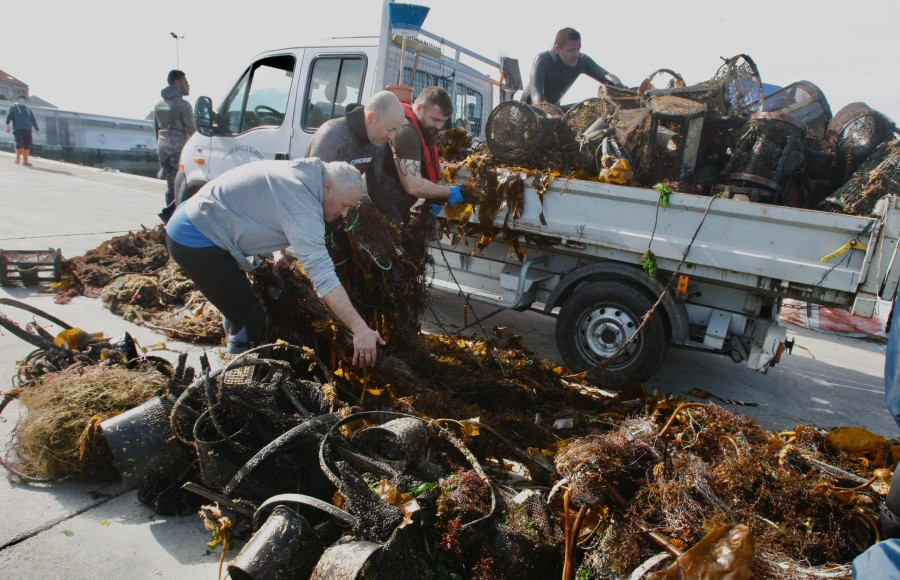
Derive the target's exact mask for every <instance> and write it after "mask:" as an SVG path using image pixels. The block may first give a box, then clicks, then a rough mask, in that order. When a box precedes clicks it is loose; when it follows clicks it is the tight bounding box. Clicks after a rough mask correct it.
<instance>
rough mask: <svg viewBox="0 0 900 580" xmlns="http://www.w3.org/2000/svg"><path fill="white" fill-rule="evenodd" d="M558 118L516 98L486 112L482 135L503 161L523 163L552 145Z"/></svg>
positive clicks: (498, 158) (495, 154) (497, 156)
mask: <svg viewBox="0 0 900 580" xmlns="http://www.w3.org/2000/svg"><path fill="white" fill-rule="evenodd" d="M558 124H559V119H557V118H554V117H553V116H551V115H550V114H549V113H547V112H546V111H544V110H542V109H540V108H538V107H533V106H531V105H528V104H526V103H522V102H519V101H506V102H505V103H501V104H500V105H499V106H497V107H496V108H495V109H494V110H493V111H491V114H490V115H489V116H488V120H487V125H486V132H485V138H486V140H487V144H488V147H489V148H490V150H491V153H492V154H493V156H494V157H495V158H497V160H498V161H501V162H503V163H523V162H525V161H527V160H529V159H531V158H532V157H534V156H537V155H540V154H542V153H545V152H547V151H549V150H550V149H552V148H553V147H554V146H555V144H556V128H557V126H558Z"/></svg>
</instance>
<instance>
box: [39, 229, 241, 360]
mask: <svg viewBox="0 0 900 580" xmlns="http://www.w3.org/2000/svg"><path fill="white" fill-rule="evenodd" d="M165 235H166V234H165V228H164V227H163V226H162V225H160V226H157V227H155V228H153V229H152V230H150V229H147V228H146V227H145V228H143V229H141V230H140V231H136V232H129V233H127V234H124V235H121V236H116V237H114V238H112V239H110V240H107V241H105V242H103V243H102V244H100V246H98V247H97V248H95V249H92V250H89V251H88V252H86V253H85V254H84V255H83V256H79V257H77V258H73V259H70V260H66V261H65V263H64V268H63V272H62V274H61V276H60V279H59V282H58V283H57V284H55V285H54V287H53V289H54V290H55V291H56V302H57V303H58V304H65V303H67V302H68V301H70V300H71V299H72V298H73V297H74V296H79V295H83V296H89V297H92V298H97V297H99V298H100V299H101V300H102V301H103V303H104V304H106V306H107V307H108V308H109V309H110V311H112V312H113V313H115V314H118V315H119V316H122V317H123V318H125V319H126V320H129V321H131V322H134V323H135V324H140V325H142V326H146V327H148V328H152V329H153V330H156V331H159V332H162V333H164V334H166V335H167V336H169V337H171V338H173V339H177V340H182V341H186V342H194V343H197V344H215V345H217V344H221V343H222V340H223V338H224V331H223V329H222V316H221V314H220V313H219V311H218V310H217V309H216V308H215V307H214V306H212V305H211V304H209V302H207V300H206V299H205V298H204V297H203V294H202V293H200V292H199V291H198V290H197V289H196V288H195V287H194V283H193V282H191V281H190V280H189V279H187V278H186V277H185V276H184V274H182V273H181V270H180V269H179V268H178V266H177V264H175V262H173V261H172V260H171V259H170V258H169V252H168V250H167V249H166V242H165Z"/></svg>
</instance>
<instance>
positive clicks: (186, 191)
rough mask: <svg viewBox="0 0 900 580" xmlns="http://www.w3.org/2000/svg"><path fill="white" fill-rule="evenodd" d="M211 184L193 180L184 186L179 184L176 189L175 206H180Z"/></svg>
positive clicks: (203, 180) (201, 180) (202, 180)
mask: <svg viewBox="0 0 900 580" xmlns="http://www.w3.org/2000/svg"><path fill="white" fill-rule="evenodd" d="M207 183H209V182H208V181H206V180H205V179H191V180H190V181H187V182H185V183H184V185H183V186H181V185H180V184H177V185H176V187H175V205H176V206H179V205H181V204H182V203H184V202H186V201H187V200H189V199H191V197H192V196H193V195H194V194H195V193H197V192H198V191H200V188H201V187H203V186H204V185H206V184H207Z"/></svg>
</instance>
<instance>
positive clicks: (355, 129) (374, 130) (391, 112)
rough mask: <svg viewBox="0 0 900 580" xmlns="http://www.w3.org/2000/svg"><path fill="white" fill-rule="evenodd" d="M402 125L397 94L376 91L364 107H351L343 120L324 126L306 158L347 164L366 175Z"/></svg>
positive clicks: (327, 122)
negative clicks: (374, 160)
mask: <svg viewBox="0 0 900 580" xmlns="http://www.w3.org/2000/svg"><path fill="white" fill-rule="evenodd" d="M402 124H403V107H402V106H401V105H400V100H399V99H397V97H396V96H395V95H394V93H391V92H388V91H380V92H377V93H375V94H374V95H372V98H370V99H369V102H368V103H366V106H365V107H361V106H357V107H354V108H349V107H348V110H347V112H346V113H344V116H343V117H340V118H337V119H331V120H330V121H326V122H325V123H324V124H322V126H321V127H319V128H318V130H316V134H315V135H313V138H312V140H311V141H310V142H309V146H308V147H307V148H306V157H318V158H319V159H321V160H322V161H325V162H329V161H344V162H345V163H349V164H350V165H352V166H353V167H355V168H356V169H358V170H359V172H360V173H361V174H363V175H365V173H366V171H367V170H368V169H369V168H370V167H371V166H372V161H373V159H374V158H375V157H376V155H378V156H379V158H380V155H379V153H380V151H381V150H382V149H384V146H385V144H386V143H387V142H388V141H389V140H390V139H392V138H393V137H394V134H395V133H396V132H397V129H399V128H400V126H401V125H402Z"/></svg>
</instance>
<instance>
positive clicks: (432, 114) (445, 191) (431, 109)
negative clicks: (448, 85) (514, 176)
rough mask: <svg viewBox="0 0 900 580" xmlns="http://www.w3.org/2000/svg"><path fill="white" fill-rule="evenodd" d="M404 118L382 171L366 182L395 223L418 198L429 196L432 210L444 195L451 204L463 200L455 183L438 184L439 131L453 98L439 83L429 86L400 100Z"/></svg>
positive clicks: (403, 222) (450, 111)
mask: <svg viewBox="0 0 900 580" xmlns="http://www.w3.org/2000/svg"><path fill="white" fill-rule="evenodd" d="M403 110H404V112H405V113H406V122H405V123H404V124H403V127H401V129H400V130H399V131H397V134H396V135H395V136H394V140H393V141H392V142H391V147H392V149H393V154H394V155H393V157H390V156H385V160H384V165H383V167H384V175H383V176H382V177H381V179H380V180H378V179H376V180H375V181H376V183H370V184H369V197H371V198H372V201H373V202H374V203H375V206H376V207H377V208H378V209H379V210H381V213H383V214H384V215H385V216H387V218H388V219H389V220H391V221H392V222H393V223H394V225H396V226H397V227H403V226H404V225H406V223H407V222H408V221H409V217H410V216H409V210H410V208H412V206H413V205H414V204H415V203H416V202H417V201H419V198H423V199H426V200H429V201H430V202H432V203H431V206H430V209H431V211H432V213H433V214H435V215H436V214H437V213H438V212H439V211H440V210H441V206H440V205H439V203H435V202H443V201H444V200H445V199H446V200H447V202H448V203H449V204H450V206H451V207H452V206H454V205H456V204H458V203H459V202H461V201H462V200H463V197H462V192H461V191H460V189H459V187H458V186H456V185H452V186H448V185H438V181H440V180H441V160H440V158H439V157H438V148H437V140H438V134H439V133H440V130H441V128H442V127H443V126H444V123H446V122H447V119H449V118H450V117H451V116H452V115H453V101H452V100H451V99H450V95H449V94H448V93H447V91H445V90H444V89H442V88H440V87H428V88H426V89H425V90H423V91H422V92H421V93H419V96H418V97H416V100H415V103H413V104H412V105H409V104H406V103H404V104H403Z"/></svg>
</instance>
